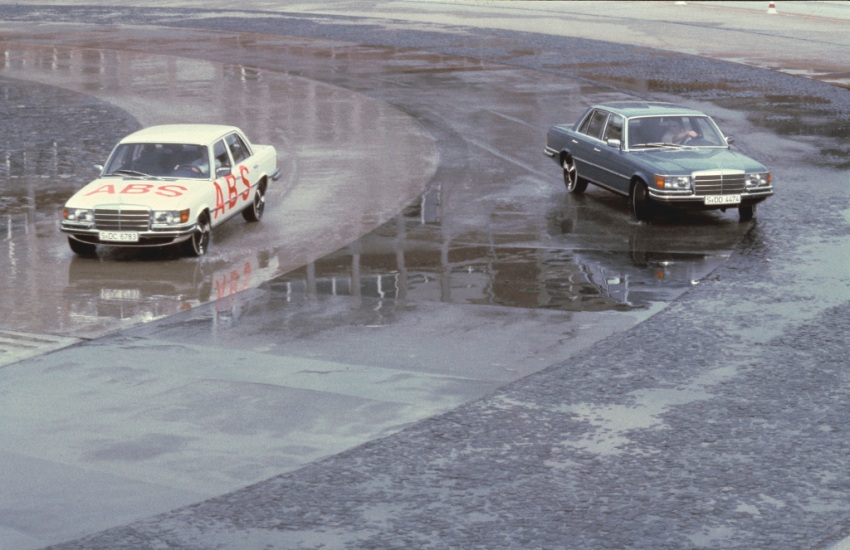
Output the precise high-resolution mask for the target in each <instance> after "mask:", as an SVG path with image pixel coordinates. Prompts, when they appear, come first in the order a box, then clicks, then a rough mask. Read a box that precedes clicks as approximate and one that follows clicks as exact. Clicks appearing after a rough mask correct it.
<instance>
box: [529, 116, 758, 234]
mask: <svg viewBox="0 0 850 550" xmlns="http://www.w3.org/2000/svg"><path fill="white" fill-rule="evenodd" d="M731 143H732V140H731V139H729V138H726V137H725V136H724V135H723V133H722V132H721V131H720V129H719V128H718V127H717V124H715V122H714V121H713V120H712V119H711V118H710V117H709V116H707V115H705V114H704V113H701V112H699V111H696V110H693V109H688V108H686V107H680V106H677V105H674V104H672V103H661V102H645V101H621V102H613V103H606V104H604V105H594V106H592V107H590V108H589V109H588V110H587V111H585V113H584V114H583V115H582V116H581V118H580V119H579V120H578V122H577V123H576V124H575V125H572V126H568V125H563V124H559V125H555V126H552V127H551V128H549V131H548V133H547V135H546V149H545V150H544V153H545V154H546V155H547V156H549V157H551V158H552V159H553V160H554V161H555V162H557V163H558V165H559V166H561V168H562V169H563V175H564V184H565V185H566V187H567V190H568V191H570V192H571V193H575V194H580V193H583V192H584V191H585V189H587V185H588V184H589V183H592V184H594V185H598V186H599V187H602V188H605V189H607V190H609V191H612V192H614V193H617V194H620V195H623V196H626V197H629V202H630V204H631V209H632V212H633V213H634V215H635V217H636V218H637V219H638V220H641V221H650V220H651V219H652V218H653V216H654V214H655V212H656V209H657V206H658V205H662V204H663V205H668V206H673V207H679V208H686V209H694V210H709V209H720V210H724V211H725V210H726V209H728V208H737V209H738V213H739V217H740V219H741V221H749V220H751V219H753V216H754V215H755V212H756V205H757V204H758V203H760V202H761V201H763V200H764V199H766V198H767V197H769V196H771V195H773V186H772V185H771V179H770V172H769V171H768V170H767V168H765V166H764V165H762V164H761V163H759V162H757V161H755V160H753V159H751V158H750V157H748V156H746V155H744V154H742V153H741V152H739V151H736V150H734V149H732V148H731V147H730V144H731Z"/></svg>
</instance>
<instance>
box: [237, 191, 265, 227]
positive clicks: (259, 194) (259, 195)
mask: <svg viewBox="0 0 850 550" xmlns="http://www.w3.org/2000/svg"><path fill="white" fill-rule="evenodd" d="M265 209H266V186H265V185H262V184H261V185H258V186H257V191H256V192H254V200H252V201H251V204H249V205H248V206H246V207H245V209H244V210H242V217H243V218H245V221H248V222H258V221H260V218H262V217H263V211H264V210H265Z"/></svg>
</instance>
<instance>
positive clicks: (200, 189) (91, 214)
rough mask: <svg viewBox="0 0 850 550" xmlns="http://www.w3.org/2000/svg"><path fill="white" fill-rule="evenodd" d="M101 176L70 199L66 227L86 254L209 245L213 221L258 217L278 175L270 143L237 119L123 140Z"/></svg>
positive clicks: (195, 252) (74, 246) (197, 250)
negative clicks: (248, 133) (255, 140)
mask: <svg viewBox="0 0 850 550" xmlns="http://www.w3.org/2000/svg"><path fill="white" fill-rule="evenodd" d="M97 168H98V169H99V170H100V176H99V177H98V178H97V179H96V180H94V181H92V182H91V183H89V184H88V185H86V186H85V187H83V188H82V189H80V190H79V191H77V192H76V193H75V194H74V196H72V197H71V198H70V199H68V202H67V203H66V204H65V208H64V209H63V211H62V225H61V231H62V232H63V233H65V234H67V235H68V244H69V246H70V247H71V250H72V251H73V252H74V253H76V254H78V255H81V256H90V255H93V254H94V253H95V250H96V248H97V247H98V246H99V245H110V246H121V247H164V246H170V245H181V246H183V249H184V250H185V252H186V253H187V254H189V255H190V256H202V255H203V254H205V253H206V252H207V248H208V246H209V242H210V232H211V231H212V228H214V227H216V226H218V225H220V224H222V223H224V222H225V221H227V220H228V219H230V218H231V217H233V216H234V215H236V214H238V213H241V214H242V217H244V218H245V220H247V221H259V219H260V218H261V217H262V215H263V209H264V207H265V196H266V191H267V189H268V185H269V183H270V182H271V181H272V180H276V179H278V178H279V177H280V171H279V170H278V168H277V152H276V151H275V148H274V147H273V146H272V145H255V144H252V143H251V142H250V141H248V138H247V137H245V134H243V133H242V131H241V130H240V129H239V128H236V127H234V126H223V125H213V124H170V125H162V126H153V127H150V128H145V129H143V130H139V131H138V132H135V133H133V134H131V135H129V136H127V137H126V138H124V139H122V140H121V141H120V142H119V143H118V145H117V146H116V147H115V149H113V151H112V154H110V156H109V159H108V160H107V161H106V164H105V165H104V166H98V167H97Z"/></svg>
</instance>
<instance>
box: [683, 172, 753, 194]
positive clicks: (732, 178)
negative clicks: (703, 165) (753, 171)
mask: <svg viewBox="0 0 850 550" xmlns="http://www.w3.org/2000/svg"><path fill="white" fill-rule="evenodd" d="M694 183H695V185H696V194H697V195H732V194H738V193H743V192H744V188H745V187H746V185H745V183H744V174H743V173H742V172H735V173H732V174H724V173H722V172H713V173H711V174H696V177H695V178H694Z"/></svg>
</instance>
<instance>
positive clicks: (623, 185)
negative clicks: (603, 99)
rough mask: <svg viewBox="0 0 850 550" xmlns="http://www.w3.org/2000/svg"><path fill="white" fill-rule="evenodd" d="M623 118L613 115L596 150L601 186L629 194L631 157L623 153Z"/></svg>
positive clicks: (609, 117)
mask: <svg viewBox="0 0 850 550" xmlns="http://www.w3.org/2000/svg"><path fill="white" fill-rule="evenodd" d="M624 122H625V121H624V119H623V117H622V116H620V115H618V114H615V113H611V114H610V115H609V116H608V119H607V121H606V123H605V129H604V130H603V131H602V140H601V144H600V145H599V146H598V147H597V148H596V150H595V153H596V157H597V158H598V159H599V167H598V170H599V172H600V174H599V178H600V179H599V184H600V185H604V186H605V187H608V188H610V189H611V190H613V191H616V192H618V193H625V194H628V192H629V183H630V181H631V173H632V171H633V169H632V168H630V163H629V157H628V154H627V153H624V152H623V124H624Z"/></svg>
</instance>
